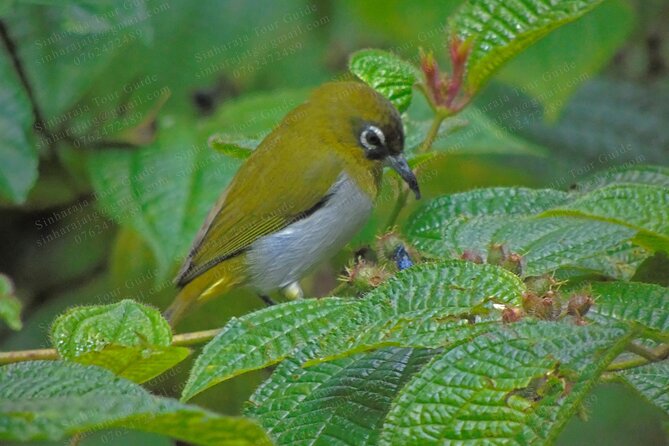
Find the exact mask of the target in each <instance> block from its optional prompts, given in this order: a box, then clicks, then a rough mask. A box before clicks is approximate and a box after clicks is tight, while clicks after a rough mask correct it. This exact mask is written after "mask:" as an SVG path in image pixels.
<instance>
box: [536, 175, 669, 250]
mask: <svg viewBox="0 0 669 446" xmlns="http://www.w3.org/2000/svg"><path fill="white" fill-rule="evenodd" d="M542 215H543V216H559V215H567V216H574V217H579V218H587V219H594V220H600V221H607V222H611V223H616V224H620V225H623V226H627V227H630V228H633V229H636V230H638V231H640V234H639V237H637V239H638V241H639V242H640V244H642V245H643V246H646V247H648V248H650V249H653V250H664V251H669V188H666V187H660V186H649V185H645V184H621V185H611V186H607V187H604V188H601V189H596V190H594V191H592V192H590V193H587V194H585V195H583V196H582V197H580V198H577V199H576V200H573V201H570V202H567V203H566V204H565V205H562V206H560V207H557V208H555V209H551V210H548V211H546V212H544V213H543V214H542Z"/></svg>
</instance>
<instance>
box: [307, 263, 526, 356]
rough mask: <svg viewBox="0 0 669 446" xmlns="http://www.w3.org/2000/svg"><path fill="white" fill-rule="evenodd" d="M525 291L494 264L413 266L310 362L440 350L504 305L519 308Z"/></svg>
mask: <svg viewBox="0 0 669 446" xmlns="http://www.w3.org/2000/svg"><path fill="white" fill-rule="evenodd" d="M524 291H526V288H525V285H524V284H523V282H522V281H521V280H520V278H519V277H518V276H516V275H515V274H512V273H511V272H509V271H507V270H505V269H503V268H500V267H498V266H495V265H487V264H484V265H479V264H475V263H472V262H466V261H461V260H449V261H443V262H434V263H426V264H421V265H417V266H414V267H412V268H409V269H406V270H403V271H400V272H399V273H398V274H396V275H395V277H394V278H393V279H392V280H389V281H388V282H386V283H384V284H383V285H382V286H380V287H378V288H377V289H375V290H373V291H371V292H370V293H368V294H367V295H366V296H365V298H364V299H363V300H362V301H361V302H360V304H359V306H358V308H357V311H356V312H355V317H351V318H348V319H346V320H344V321H343V322H342V323H340V325H339V327H338V330H337V331H331V332H329V333H326V334H325V335H324V336H322V337H321V338H320V339H319V340H318V345H319V349H320V350H319V355H318V358H315V359H313V360H311V361H310V363H316V362H319V361H325V360H331V359H333V358H338V357H342V356H345V355H350V354H351V353H356V352H361V351H367V350H371V349H375V348H379V347H384V346H397V347H416V348H438V347H440V346H442V345H445V344H450V343H452V342H455V341H457V340H458V339H461V338H463V337H471V336H474V335H475V334H476V333H477V332H479V331H481V330H486V329H487V325H486V322H489V321H495V320H496V321H499V320H501V311H500V309H499V305H505V304H506V305H511V306H520V304H521V296H522V294H523V292H524ZM473 322H476V323H473Z"/></svg>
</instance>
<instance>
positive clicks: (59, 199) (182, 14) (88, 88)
mask: <svg viewBox="0 0 669 446" xmlns="http://www.w3.org/2000/svg"><path fill="white" fill-rule="evenodd" d="M460 3H461V2H460V1H441V2H428V1H415V0H414V1H412V0H385V1H381V0H371V1H364V2H361V1H354V0H345V1H333V0H321V1H315V2H307V1H300V0H291V1H285V2H273V1H241V0H236V1H198V2H188V1H186V0H181V1H179V0H156V1H142V0H126V1H118V2H115V1H99V2H93V1H65V2H52V1H40V2H25V1H20V0H15V1H12V0H9V1H6V2H4V3H3V6H0V21H1V23H2V28H1V29H0V31H1V34H2V40H3V44H2V45H0V47H1V48H0V49H1V50H2V51H3V54H2V57H3V58H4V60H5V62H4V65H3V67H2V70H0V71H2V74H3V76H6V75H7V71H3V70H7V69H8V68H7V67H9V70H10V71H12V67H14V68H15V67H16V66H17V64H18V66H19V67H20V71H21V73H19V74H20V76H17V78H18V80H17V79H15V80H16V81H18V82H21V83H22V85H23V86H24V87H26V86H27V88H28V89H29V95H28V96H29V97H28V99H29V100H30V101H31V102H32V104H34V107H33V108H34V110H33V112H35V113H36V114H37V117H38V124H37V125H36V128H35V129H34V130H33V131H31V132H28V133H26V134H23V135H20V136H19V139H21V138H23V139H24V140H25V142H27V143H28V144H29V147H31V149H30V150H28V151H25V150H24V151H21V150H20V149H16V147H14V148H11V147H10V148H8V149H7V148H0V163H3V164H5V173H4V175H5V176H4V177H0V246H2V249H1V251H0V272H2V273H4V274H5V275H7V276H8V277H9V278H10V279H11V280H12V281H13V282H14V285H15V287H16V294H17V295H18V297H19V298H20V300H21V301H22V302H23V304H24V312H23V318H24V327H23V329H22V330H21V331H18V332H12V331H10V330H9V329H8V328H6V327H5V326H4V325H2V326H0V348H1V349H3V350H10V349H30V348H44V347H48V346H49V341H48V329H49V326H50V323H51V322H52V321H53V319H54V317H55V316H57V315H58V314H59V313H60V312H62V311H63V310H64V309H65V308H67V307H71V306H73V305H84V304H100V303H109V302H113V301H116V300H119V299H122V298H133V299H137V300H139V301H142V302H146V303H150V304H152V305H155V306H157V307H159V308H161V309H163V308H165V306H166V305H167V303H168V302H169V301H170V299H171V298H172V297H173V296H174V293H175V291H174V288H172V286H171V284H170V278H171V276H172V275H173V273H174V271H175V268H176V266H177V264H178V261H179V258H180V257H182V256H183V255H184V254H185V251H186V249H187V247H188V245H189V244H190V242H191V240H192V237H193V235H194V233H195V231H196V230H197V228H198V226H199V225H200V223H201V221H202V218H203V216H204V214H206V211H207V209H208V208H209V207H210V206H211V204H212V203H213V201H214V200H215V198H216V196H217V195H218V194H219V193H220V192H221V191H222V189H223V187H224V186H225V184H226V183H227V181H228V180H229V178H230V176H231V175H232V173H233V172H234V171H235V169H236V168H237V166H238V165H239V161H237V160H234V159H231V158H227V157H226V156H224V155H221V154H215V153H213V150H212V149H210V148H209V147H208V146H207V138H208V137H209V136H210V135H211V134H213V133H215V132H219V131H223V132H229V133H232V134H241V133H243V134H245V135H249V134H257V135H259V136H262V134H263V133H264V132H265V131H266V130H267V129H268V128H269V127H270V126H271V125H272V124H273V123H276V122H277V120H278V119H280V117H281V116H282V115H283V114H284V113H285V112H287V111H288V110H289V109H290V108H292V107H293V106H295V105H296V104H297V103H298V102H299V101H300V100H301V99H302V98H304V95H305V92H306V90H305V89H308V88H309V87H313V86H316V85H318V84H320V83H322V82H325V81H327V80H331V79H334V78H338V77H341V75H343V74H344V73H345V72H346V62H347V57H348V55H349V54H350V53H351V52H353V51H355V50H356V49H360V48H365V47H375V48H384V49H389V50H392V51H394V52H396V53H397V54H399V55H401V56H403V57H404V58H406V59H408V60H411V61H413V62H417V60H418V49H419V47H420V48H423V49H424V50H430V49H431V50H433V51H434V53H435V56H436V57H437V59H438V60H439V62H440V64H441V65H442V66H443V67H447V63H446V57H445V56H446V50H445V43H446V41H445V25H446V20H447V17H448V15H449V13H450V12H451V11H453V9H454V8H456V7H457V6H458V5H459V4H460ZM9 60H11V65H8V63H7V61H9ZM7 76H9V75H7ZM12 76H16V75H15V74H12ZM0 85H2V84H0ZM3 88H4V87H3ZM277 92H278V93H277ZM416 102H417V103H416V104H415V105H413V106H412V107H413V108H414V109H413V110H410V112H412V113H416V114H420V113H421V109H420V107H421V104H420V101H419V100H418V101H416ZM9 112H11V111H7V110H5V112H4V113H9ZM464 117H465V118H466V119H467V120H468V121H469V124H470V126H469V127H467V128H465V129H463V130H462V131H461V132H460V133H456V134H454V135H453V137H452V138H449V139H442V140H438V141H437V143H436V147H437V149H438V150H441V151H443V152H444V153H445V154H446V155H445V156H443V157H441V158H440V159H439V161H438V162H437V163H436V165H435V166H434V169H431V170H430V172H433V173H435V172H436V174H434V175H426V176H425V177H424V178H421V182H422V183H423V185H424V186H423V188H424V190H425V191H426V194H425V195H426V196H427V198H429V197H433V196H436V195H440V194H444V193H450V192H455V191H460V190H466V189H470V188H474V187H482V186H498V185H526V186H531V187H554V188H558V189H568V188H569V187H570V185H571V184H572V183H573V182H574V181H575V180H576V179H578V178H582V177H584V176H587V175H589V174H592V173H594V172H596V171H598V170H602V169H604V168H607V167H609V166H612V165H621V164H626V163H627V164H629V163H632V164H637V163H640V164H663V165H666V164H667V160H669V126H668V125H667V124H668V123H669V2H667V1H663V0H636V1H634V0H607V1H605V2H604V3H603V4H602V5H601V6H599V7H598V8H596V9H595V10H594V11H593V12H591V13H589V14H587V15H586V16H585V17H583V18H581V19H580V20H578V21H576V22H574V23H572V24H570V25H567V26H565V27H563V28H560V29H558V30H557V31H555V32H554V33H552V34H550V35H549V36H548V37H546V38H545V39H543V40H542V41H540V42H539V43H538V44H536V45H534V46H532V47H531V48H530V49H528V50H527V51H526V52H524V53H523V54H521V55H520V56H519V57H517V58H516V59H514V60H512V61H511V62H510V63H509V64H508V65H506V66H505V67H504V68H503V69H502V70H501V71H500V72H499V73H498V74H497V75H496V76H495V77H494V80H493V82H492V83H491V84H490V85H489V86H488V87H487V88H486V89H485V91H483V92H482V94H480V95H479V96H478V97H477V99H476V100H475V101H474V103H473V105H472V107H471V109H468V110H467V112H466V113H465V115H464ZM3 131H4V132H5V134H8V133H9V132H10V131H11V129H7V128H4V129H3ZM8 172H9V173H8ZM387 201H388V200H385V201H383V202H382V203H381V204H380V206H379V209H378V210H377V211H376V215H375V218H373V219H372V222H370V224H369V225H368V227H367V228H366V229H365V231H363V234H361V235H360V236H359V237H358V238H357V239H356V242H355V243H354V244H353V246H352V248H350V249H349V250H348V251H346V252H344V253H342V254H341V255H339V256H338V257H337V259H335V260H334V261H333V262H332V264H331V265H328V266H325V267H323V268H322V269H321V270H319V271H318V272H317V273H315V274H314V275H313V276H312V277H310V278H308V279H307V281H306V289H307V291H308V294H310V295H322V294H325V293H327V291H328V290H330V289H332V288H333V287H334V286H336V283H337V282H336V277H337V275H338V274H340V273H341V271H342V267H343V265H345V264H346V261H347V259H349V258H350V256H351V249H355V248H358V247H360V246H364V245H365V244H366V243H368V242H369V241H370V240H371V239H372V237H373V235H374V234H375V233H376V232H377V231H378V230H379V226H380V223H382V222H383V221H385V218H384V217H386V216H387V214H388V211H389V206H390V204H389V203H388V202H387ZM403 215H404V218H406V216H408V215H410V212H406V213H404V214H403ZM260 306H261V303H260V301H259V300H258V299H257V298H256V297H254V296H253V295H251V294H248V293H246V294H245V293H241V292H235V293H233V295H231V296H227V297H226V298H223V299H219V300H216V301H214V302H212V303H210V304H208V305H207V306H205V307H203V308H201V309H200V310H198V311H197V312H195V313H194V314H192V315H191V316H189V317H188V318H187V319H186V320H185V321H184V323H183V324H182V325H180V326H179V330H178V331H179V332H186V331H193V330H202V329H207V328H213V327H220V326H222V325H223V324H224V323H225V322H226V321H227V320H228V319H229V318H230V317H231V316H234V315H240V314H245V313H247V312H249V311H251V310H253V309H254V308H258V307H260ZM193 356H194V355H193ZM191 364H192V361H191V360H187V361H185V362H184V363H182V364H181V365H180V366H179V367H177V368H176V369H174V370H171V371H169V372H168V373H166V374H165V375H163V376H160V377H158V378H156V379H155V380H154V381H152V382H151V383H149V387H150V388H151V389H152V390H153V391H155V392H156V393H160V394H167V395H178V393H179V391H180V387H181V386H182V385H183V383H184V382H185V377H186V376H187V375H186V374H187V371H188V370H189V368H190V365H191ZM268 373H269V372H268V371H259V372H253V373H249V374H246V375H243V376H241V377H238V378H235V379H233V380H230V381H228V382H226V383H224V384H221V385H219V386H217V387H215V388H213V389H211V390H209V391H207V392H205V393H203V394H201V395H200V396H198V397H197V398H196V399H195V400H194V401H193V402H194V403H196V404H200V405H203V406H206V407H209V408H212V409H214V410H216V411H219V412H223V413H227V414H238V413H240V411H241V409H242V407H243V403H244V401H245V400H246V399H247V398H248V396H249V395H250V393H251V392H252V391H253V389H254V388H255V387H256V386H258V385H259V384H260V382H262V380H263V379H265V378H266V377H267V376H268ZM582 418H584V419H585V418H587V421H584V419H583V420H582V419H574V420H572V421H571V422H570V424H569V426H568V427H567V429H566V431H565V432H564V433H563V434H562V436H561V438H560V439H559V441H558V444H563V445H575V444H576V445H578V444H584V445H585V444H610V445H638V444H653V445H659V444H669V442H668V441H667V438H668V437H667V430H668V426H669V420H668V419H667V417H666V416H665V415H663V414H662V413H661V412H660V411H659V410H656V409H654V408H653V407H652V406H650V405H649V404H647V403H646V402H645V401H643V400H642V399H641V398H640V397H637V396H636V395H635V394H634V393H633V392H632V391H631V390H629V389H627V388H624V387H622V386H618V385H613V384H607V385H601V386H599V387H598V388H597V389H596V391H595V392H594V394H593V395H592V396H591V398H590V399H588V401H587V403H586V404H585V407H583V417H582ZM81 444H82V445H94V444H108V445H122V444H123V445H127V444H142V445H151V446H158V445H161V446H162V445H169V444H173V443H172V441H171V440H169V439H165V438H162V437H157V436H153V435H148V434H139V433H128V432H120V431H114V432H105V433H100V434H96V435H92V436H90V437H87V438H85V439H84V440H83V441H82V443H81Z"/></svg>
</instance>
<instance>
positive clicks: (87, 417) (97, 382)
mask: <svg viewBox="0 0 669 446" xmlns="http://www.w3.org/2000/svg"><path fill="white" fill-rule="evenodd" d="M111 428H127V429H133V430H139V431H144V432H153V433H158V434H163V435H169V436H171V437H174V438H178V439H180V440H183V441H186V442H189V443H193V444H196V445H203V446H224V445H230V446H232V445H234V446H243V445H248V446H256V445H270V444H271V443H270V441H269V439H268V438H267V436H266V434H265V433H264V432H263V430H262V429H261V428H260V427H259V426H258V425H257V424H256V423H255V422H253V421H251V420H249V419H246V418H237V417H227V416H222V415H218V414H215V413H213V412H209V411H207V410H204V409H200V408H199V407H197V406H191V405H185V404H181V403H179V402H177V401H175V400H172V399H169V398H162V397H157V396H154V395H151V394H150V393H148V392H147V391H146V390H144V389H143V388H142V387H140V386H138V385H136V384H133V383H132V382H130V381H126V380H124V379H121V378H117V377H115V376H114V375H112V374H111V373H110V372H108V371H106V370H104V369H101V368H98V367H92V366H83V365H80V364H73V363H67V362H60V361H58V362H55V361H33V362H24V363H18V364H11V365H8V366H5V367H2V368H0V438H2V439H4V440H19V441H28V440H62V439H64V438H65V437H67V436H69V435H73V434H77V433H84V432H90V431H96V430H102V429H111Z"/></svg>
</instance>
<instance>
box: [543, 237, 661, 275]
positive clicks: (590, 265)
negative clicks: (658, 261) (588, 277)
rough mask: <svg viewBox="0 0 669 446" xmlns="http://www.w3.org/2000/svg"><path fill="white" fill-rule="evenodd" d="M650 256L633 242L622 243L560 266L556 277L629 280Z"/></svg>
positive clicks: (649, 253)
mask: <svg viewBox="0 0 669 446" xmlns="http://www.w3.org/2000/svg"><path fill="white" fill-rule="evenodd" d="M650 256H652V253H651V252H650V251H648V250H647V249H645V248H643V247H641V246H639V245H637V244H635V243H634V242H633V241H628V242H623V243H620V244H618V245H616V246H614V247H613V248H611V249H607V250H603V251H599V252H595V253H594V254H593V255H592V256H589V257H585V258H580V259H578V261H575V262H573V263H570V264H568V265H564V266H562V267H561V269H560V270H559V271H557V274H556V276H558V278H565V279H566V278H569V277H572V276H573V275H576V276H583V275H584V274H599V275H603V276H607V277H610V278H612V279H616V280H630V279H632V277H634V276H635V275H636V274H637V272H638V268H639V267H641V265H643V263H644V261H645V260H646V259H648V258H649V257H650Z"/></svg>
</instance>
